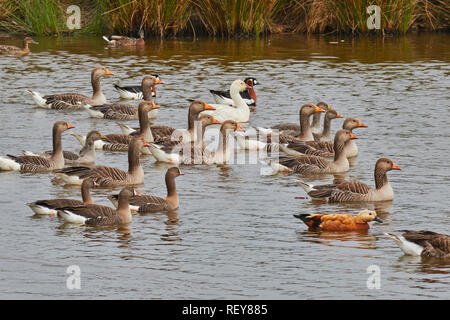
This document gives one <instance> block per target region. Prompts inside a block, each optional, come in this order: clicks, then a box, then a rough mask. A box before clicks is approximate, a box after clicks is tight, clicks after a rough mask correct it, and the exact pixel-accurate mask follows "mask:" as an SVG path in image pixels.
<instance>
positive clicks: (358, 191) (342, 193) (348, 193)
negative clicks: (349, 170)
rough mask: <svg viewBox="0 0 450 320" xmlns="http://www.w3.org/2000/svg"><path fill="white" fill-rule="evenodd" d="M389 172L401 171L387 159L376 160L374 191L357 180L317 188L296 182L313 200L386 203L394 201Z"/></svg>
mask: <svg viewBox="0 0 450 320" xmlns="http://www.w3.org/2000/svg"><path fill="white" fill-rule="evenodd" d="M390 170H401V168H400V167H399V166H398V165H396V164H395V163H394V162H392V160H390V159H388V158H380V159H378V160H377V162H376V164H375V169H374V176H375V189H373V188H371V187H369V186H368V185H367V184H365V183H363V182H360V181H358V180H350V181H343V182H340V183H337V184H328V185H318V186H314V185H309V184H306V183H304V182H302V181H299V180H297V181H298V182H299V183H300V185H301V186H302V188H303V189H304V190H305V192H306V193H307V194H308V195H309V196H310V197H311V198H312V199H313V200H321V201H328V202H354V201H387V200H392V199H394V191H393V190H392V187H391V185H390V184H389V181H388V178H387V175H386V172H388V171H390Z"/></svg>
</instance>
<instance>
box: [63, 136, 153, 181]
mask: <svg viewBox="0 0 450 320" xmlns="http://www.w3.org/2000/svg"><path fill="white" fill-rule="evenodd" d="M143 146H148V143H147V142H146V141H145V140H144V139H143V138H142V137H136V138H133V139H132V140H131V142H130V145H129V148H128V171H124V170H121V169H118V168H114V167H107V166H92V167H85V166H77V167H67V168H64V169H62V170H58V171H57V172H56V173H55V177H56V178H57V179H61V180H63V181H64V183H65V184H68V185H77V184H81V183H82V181H83V179H86V178H92V179H95V181H96V182H97V183H98V184H99V186H100V187H115V186H123V185H138V184H142V183H144V170H143V169H142V167H141V163H140V161H139V154H140V150H141V148H142V147H143Z"/></svg>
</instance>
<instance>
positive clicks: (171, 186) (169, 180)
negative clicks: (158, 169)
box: [166, 173, 177, 197]
mask: <svg viewBox="0 0 450 320" xmlns="http://www.w3.org/2000/svg"><path fill="white" fill-rule="evenodd" d="M166 187H167V197H176V196H177V187H176V185H175V177H174V176H173V175H171V174H169V173H167V174H166Z"/></svg>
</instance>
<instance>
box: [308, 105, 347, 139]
mask: <svg viewBox="0 0 450 320" xmlns="http://www.w3.org/2000/svg"><path fill="white" fill-rule="evenodd" d="M337 118H343V117H342V115H341V114H339V113H337V112H336V110H328V111H327V112H326V113H325V117H324V120H323V130H322V132H320V133H314V132H313V137H314V141H331V120H333V119H337ZM311 131H312V130H311Z"/></svg>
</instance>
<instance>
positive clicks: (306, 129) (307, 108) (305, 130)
mask: <svg viewBox="0 0 450 320" xmlns="http://www.w3.org/2000/svg"><path fill="white" fill-rule="evenodd" d="M320 112H325V110H324V109H322V108H320V107H318V106H315V105H313V104H311V103H310V104H304V105H303V106H302V107H301V108H300V110H299V120H300V125H298V124H296V123H282V124H279V125H276V126H273V127H272V129H277V130H279V131H280V132H281V133H283V134H286V135H291V136H294V137H296V138H297V139H298V140H299V141H313V140H314V136H313V134H312V132H311V128H310V125H309V118H310V117H311V115H313V114H314V113H320ZM280 143H282V142H281V141H280Z"/></svg>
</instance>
